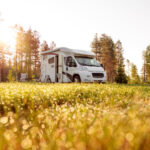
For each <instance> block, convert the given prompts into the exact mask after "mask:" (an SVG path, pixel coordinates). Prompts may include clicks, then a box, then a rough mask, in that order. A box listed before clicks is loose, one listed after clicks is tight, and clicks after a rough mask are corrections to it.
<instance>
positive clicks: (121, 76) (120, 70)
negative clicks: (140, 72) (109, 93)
mask: <svg viewBox="0 0 150 150" xmlns="http://www.w3.org/2000/svg"><path fill="white" fill-rule="evenodd" d="M115 50H116V60H117V61H116V78H115V81H116V82H117V83H127V76H126V74H125V69H124V58H123V48H122V43H121V42H120V41H117V43H116V44H115Z"/></svg>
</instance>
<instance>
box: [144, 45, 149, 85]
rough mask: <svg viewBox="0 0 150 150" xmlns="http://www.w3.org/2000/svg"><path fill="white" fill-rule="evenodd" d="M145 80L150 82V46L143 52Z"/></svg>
mask: <svg viewBox="0 0 150 150" xmlns="http://www.w3.org/2000/svg"><path fill="white" fill-rule="evenodd" d="M143 59H144V64H143V78H144V79H143V80H144V81H146V82H150V45H149V46H147V48H146V50H145V51H144V52H143Z"/></svg>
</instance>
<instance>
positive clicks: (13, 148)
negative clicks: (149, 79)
mask: <svg viewBox="0 0 150 150" xmlns="http://www.w3.org/2000/svg"><path fill="white" fill-rule="evenodd" d="M23 149H28V150H149V149H150V86H148V85H117V84H43V83H0V150H23Z"/></svg>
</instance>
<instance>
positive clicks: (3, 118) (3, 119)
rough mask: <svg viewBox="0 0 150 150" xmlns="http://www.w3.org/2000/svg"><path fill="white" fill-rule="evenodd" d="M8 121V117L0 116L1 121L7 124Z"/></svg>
mask: <svg viewBox="0 0 150 150" xmlns="http://www.w3.org/2000/svg"><path fill="white" fill-rule="evenodd" d="M7 122H8V117H2V118H0V123H2V124H6V123H7Z"/></svg>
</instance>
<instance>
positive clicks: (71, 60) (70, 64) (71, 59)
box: [66, 56, 77, 67]
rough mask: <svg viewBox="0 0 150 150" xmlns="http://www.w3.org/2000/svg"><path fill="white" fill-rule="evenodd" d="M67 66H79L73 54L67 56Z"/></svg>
mask: <svg viewBox="0 0 150 150" xmlns="http://www.w3.org/2000/svg"><path fill="white" fill-rule="evenodd" d="M66 66H68V67H77V64H76V62H75V60H74V59H73V58H72V57H71V56H69V57H67V58H66Z"/></svg>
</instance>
